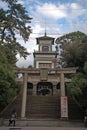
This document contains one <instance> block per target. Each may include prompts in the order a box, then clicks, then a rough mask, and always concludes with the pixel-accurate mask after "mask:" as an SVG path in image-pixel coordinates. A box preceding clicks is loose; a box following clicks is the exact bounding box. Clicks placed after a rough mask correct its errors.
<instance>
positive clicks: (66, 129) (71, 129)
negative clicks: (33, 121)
mask: <svg viewBox="0 0 87 130" xmlns="http://www.w3.org/2000/svg"><path fill="white" fill-rule="evenodd" d="M0 130H87V128H85V127H78V128H77V127H76V128H75V127H0Z"/></svg>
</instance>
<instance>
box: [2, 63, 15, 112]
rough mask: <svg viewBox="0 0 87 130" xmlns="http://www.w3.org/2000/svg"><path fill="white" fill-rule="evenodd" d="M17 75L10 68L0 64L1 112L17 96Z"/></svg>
mask: <svg viewBox="0 0 87 130" xmlns="http://www.w3.org/2000/svg"><path fill="white" fill-rule="evenodd" d="M14 79H15V75H14V74H13V72H12V71H11V69H10V68H8V67H7V66H6V64H5V65H4V67H3V64H1V63H0V111H1V110H2V109H3V108H4V107H5V106H6V105H7V104H8V103H9V102H10V101H11V100H12V99H13V97H14V96H15V95H16V91H15V85H16V82H15V80H14Z"/></svg>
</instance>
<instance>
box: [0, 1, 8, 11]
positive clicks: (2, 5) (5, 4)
mask: <svg viewBox="0 0 87 130" xmlns="http://www.w3.org/2000/svg"><path fill="white" fill-rule="evenodd" d="M0 8H4V9H6V8H7V3H6V2H4V1H0Z"/></svg>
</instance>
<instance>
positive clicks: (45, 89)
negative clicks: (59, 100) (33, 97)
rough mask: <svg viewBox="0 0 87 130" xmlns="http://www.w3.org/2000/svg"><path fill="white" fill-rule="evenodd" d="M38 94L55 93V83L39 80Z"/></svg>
mask: <svg viewBox="0 0 87 130" xmlns="http://www.w3.org/2000/svg"><path fill="white" fill-rule="evenodd" d="M37 95H42V96H46V95H53V84H52V83H50V82H39V83H38V84H37Z"/></svg>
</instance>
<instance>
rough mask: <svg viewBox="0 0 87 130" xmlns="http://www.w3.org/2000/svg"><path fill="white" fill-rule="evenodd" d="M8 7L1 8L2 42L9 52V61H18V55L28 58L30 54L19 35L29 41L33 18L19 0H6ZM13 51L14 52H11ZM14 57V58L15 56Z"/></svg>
mask: <svg viewBox="0 0 87 130" xmlns="http://www.w3.org/2000/svg"><path fill="white" fill-rule="evenodd" d="M4 1H5V2H6V3H7V5H8V8H7V10H4V9H0V44H1V45H5V47H6V49H7V51H8V52H9V54H8V53H7V52H6V53H7V54H8V55H7V57H8V61H12V60H13V61H12V64H13V63H16V61H17V59H16V55H17V54H18V53H19V54H20V56H23V57H24V58H26V56H27V55H28V54H29V53H28V52H27V50H26V49H25V48H24V47H23V46H21V45H20V43H18V41H17V37H18V36H19V35H20V36H21V39H23V40H24V41H25V42H26V41H28V39H29V36H30V33H31V27H30V26H29V24H30V22H31V18H30V17H29V16H28V15H27V11H26V10H25V8H24V7H23V6H22V5H21V4H19V3H17V0H4ZM11 53H12V54H11ZM13 57H14V58H13Z"/></svg>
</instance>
